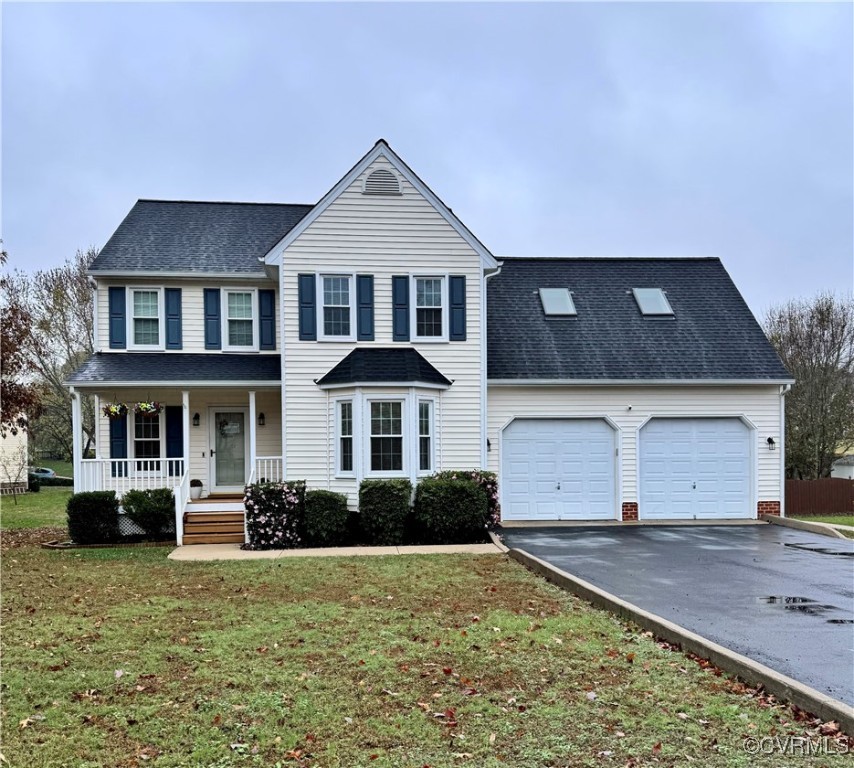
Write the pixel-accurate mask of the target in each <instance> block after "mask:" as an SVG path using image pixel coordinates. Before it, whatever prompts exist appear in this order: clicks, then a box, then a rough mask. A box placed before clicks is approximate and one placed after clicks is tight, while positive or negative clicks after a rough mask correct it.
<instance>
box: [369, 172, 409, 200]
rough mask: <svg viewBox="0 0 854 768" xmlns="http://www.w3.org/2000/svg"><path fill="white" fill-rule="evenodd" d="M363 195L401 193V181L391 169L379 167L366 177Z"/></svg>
mask: <svg viewBox="0 0 854 768" xmlns="http://www.w3.org/2000/svg"><path fill="white" fill-rule="evenodd" d="M362 194H363V195H400V194H402V193H401V191H400V181H399V180H398V178H397V176H395V175H394V174H393V173H392V172H391V171H387V170H386V169H385V168H377V170H375V171H371V172H370V173H369V174H368V177H367V178H366V179H365V186H364V187H363V188H362Z"/></svg>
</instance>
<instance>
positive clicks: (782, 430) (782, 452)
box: [780, 384, 792, 517]
mask: <svg viewBox="0 0 854 768" xmlns="http://www.w3.org/2000/svg"><path fill="white" fill-rule="evenodd" d="M791 388H792V385H791V384H784V385H783V386H782V387H780V517H785V516H786V393H787V392H788V391H789V390H790V389H791Z"/></svg>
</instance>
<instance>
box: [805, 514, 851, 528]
mask: <svg viewBox="0 0 854 768" xmlns="http://www.w3.org/2000/svg"><path fill="white" fill-rule="evenodd" d="M794 519H795V520H805V521H806V522H808V523H830V524H831V525H852V526H854V515H803V516H801V517H795V518H794Z"/></svg>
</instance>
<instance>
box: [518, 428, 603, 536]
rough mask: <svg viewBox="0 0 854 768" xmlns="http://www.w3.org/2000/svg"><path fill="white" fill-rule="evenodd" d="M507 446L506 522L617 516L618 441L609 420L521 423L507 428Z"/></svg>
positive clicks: (590, 518)
mask: <svg viewBox="0 0 854 768" xmlns="http://www.w3.org/2000/svg"><path fill="white" fill-rule="evenodd" d="M502 445H503V451H504V457H503V459H502V488H503V490H502V499H503V508H502V515H503V516H504V517H505V518H506V519H508V520H518V519H539V520H572V519H576V520H595V519H613V518H614V517H615V509H616V480H615V478H616V469H615V447H616V442H615V436H614V431H613V430H612V429H611V427H610V426H609V425H608V424H607V422H605V421H604V420H602V419H517V420H516V421H514V422H512V423H511V424H510V425H509V426H508V427H507V428H506V429H505V431H504V438H503V443H502ZM524 456H527V461H524V460H522V457H524ZM523 468H524V469H523ZM522 472H525V473H527V475H528V476H527V477H525V478H523V476H522Z"/></svg>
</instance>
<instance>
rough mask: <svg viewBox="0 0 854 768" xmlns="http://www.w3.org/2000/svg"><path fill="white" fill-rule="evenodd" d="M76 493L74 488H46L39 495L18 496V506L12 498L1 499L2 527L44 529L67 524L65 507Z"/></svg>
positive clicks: (25, 494)
mask: <svg viewBox="0 0 854 768" xmlns="http://www.w3.org/2000/svg"><path fill="white" fill-rule="evenodd" d="M73 492H74V489H73V488H66V487H62V486H49V487H48V486H45V487H44V488H42V489H41V490H40V491H39V492H38V493H23V494H20V495H19V496H17V502H18V503H17V504H16V503H15V499H13V498H12V497H11V496H2V497H0V505H2V509H0V527H2V528H4V529H5V528H42V527H44V526H62V527H64V526H65V524H66V517H65V506H66V504H68V499H69V498H71V494H72V493H73Z"/></svg>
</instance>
